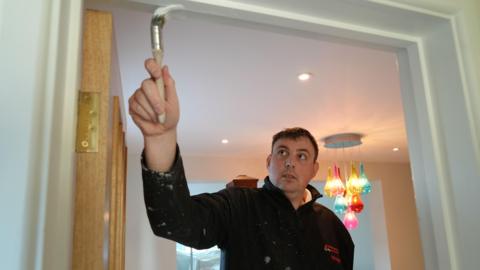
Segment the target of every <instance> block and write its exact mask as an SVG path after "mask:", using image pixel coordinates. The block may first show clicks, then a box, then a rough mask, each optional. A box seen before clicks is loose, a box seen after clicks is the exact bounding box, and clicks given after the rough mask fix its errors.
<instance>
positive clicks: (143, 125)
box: [130, 112, 165, 136]
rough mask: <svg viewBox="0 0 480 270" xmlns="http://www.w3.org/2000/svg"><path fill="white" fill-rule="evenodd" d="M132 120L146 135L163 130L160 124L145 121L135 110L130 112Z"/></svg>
mask: <svg viewBox="0 0 480 270" xmlns="http://www.w3.org/2000/svg"><path fill="white" fill-rule="evenodd" d="M130 116H131V117H132V120H133V122H135V124H136V125H137V126H138V127H139V128H140V130H141V131H142V133H143V134H144V135H147V136H152V135H159V134H162V133H163V132H164V131H165V128H164V127H163V125H162V124H159V123H153V122H151V121H146V120H145V119H143V118H142V117H141V116H139V115H138V114H137V113H135V112H130Z"/></svg>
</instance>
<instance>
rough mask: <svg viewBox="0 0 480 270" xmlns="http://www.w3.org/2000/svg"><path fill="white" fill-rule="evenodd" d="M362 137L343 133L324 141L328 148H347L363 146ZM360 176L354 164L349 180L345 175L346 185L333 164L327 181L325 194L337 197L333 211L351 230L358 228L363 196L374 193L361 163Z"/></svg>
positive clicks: (351, 165)
mask: <svg viewBox="0 0 480 270" xmlns="http://www.w3.org/2000/svg"><path fill="white" fill-rule="evenodd" d="M361 138H362V135H361V134H357V133H342V134H335V135H331V136H328V137H326V138H324V139H323V141H324V142H325V144H324V147H326V148H335V149H338V148H347V147H353V146H357V145H360V144H362V141H361ZM359 167H360V174H359V173H358V170H357V168H356V166H355V164H354V163H353V162H351V164H350V172H349V175H348V178H347V176H346V175H347V174H346V173H345V185H344V184H343V182H344V181H343V180H342V177H341V174H340V167H339V166H337V164H335V163H334V164H333V173H332V167H329V168H328V172H327V181H326V183H325V188H324V192H325V194H326V195H327V196H328V197H335V202H334V205H333V210H334V212H335V213H337V214H339V215H343V224H344V225H345V227H346V228H347V229H349V230H353V229H355V228H356V227H357V226H358V219H357V217H356V214H360V213H361V212H362V211H363V209H364V204H363V202H362V198H361V195H365V194H368V193H370V192H371V191H372V185H371V183H370V181H368V178H367V176H366V174H365V167H364V165H363V163H360V166H359Z"/></svg>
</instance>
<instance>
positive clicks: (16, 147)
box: [0, 0, 82, 270]
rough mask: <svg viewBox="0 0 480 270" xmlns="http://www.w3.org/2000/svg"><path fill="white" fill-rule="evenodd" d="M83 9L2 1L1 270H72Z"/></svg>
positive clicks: (47, 1) (52, 2)
mask: <svg viewBox="0 0 480 270" xmlns="http://www.w3.org/2000/svg"><path fill="white" fill-rule="evenodd" d="M81 4H82V1H80V0H78V1H76V0H72V1H60V0H44V1H28V0H20V1H1V2H0V40H1V42H0V59H1V60H0V85H1V86H0V87H1V91H0V107H1V108H2V114H1V115H0V125H1V127H2V128H1V130H2V132H1V133H0V145H1V146H0V149H1V151H0V153H1V154H0V155H1V159H0V166H1V167H0V174H1V176H0V215H1V217H2V218H1V219H2V221H1V222H0V239H1V240H0V261H1V268H2V269H9V270H16V269H26V270H31V269H42V268H43V266H42V265H43V264H44V263H46V261H49V263H46V264H45V269H67V268H68V267H69V259H70V252H71V242H70V238H71V225H72V219H71V218H72V216H71V207H72V205H73V199H72V198H73V196H72V187H73V167H72V163H73V154H74V151H73V145H74V144H73V140H74V131H75V130H74V126H75V121H74V120H72V119H74V118H75V115H76V106H75V104H76V103H75V101H76V95H75V94H73V95H71V94H70V93H72V92H73V93H76V91H77V89H78V86H77V80H76V79H77V77H78V76H77V75H78V74H77V61H76V59H78V47H79V45H78V44H79V39H78V36H79V35H80V32H79V26H80V16H79V15H80V14H81ZM62 16H63V17H62ZM60 21H61V22H62V23H59V22H60ZM75 27H78V28H75ZM60 29H62V30H64V31H60ZM52 254H54V255H52ZM47 258H54V259H53V260H48V259H47Z"/></svg>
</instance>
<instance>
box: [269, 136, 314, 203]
mask: <svg viewBox="0 0 480 270" xmlns="http://www.w3.org/2000/svg"><path fill="white" fill-rule="evenodd" d="M314 157H315V152H314V148H313V145H312V143H311V142H310V140H309V139H308V138H306V137H300V138H297V139H295V140H294V139H289V138H283V139H279V140H277V141H276V142H275V144H274V145H273V149H272V153H271V154H270V155H269V156H268V158H267V168H268V174H269V177H270V181H272V183H273V184H274V185H275V186H276V187H278V188H280V189H281V190H283V191H284V192H286V193H298V194H303V192H304V190H305V188H306V187H307V185H308V183H309V182H310V180H311V179H312V178H313V177H314V176H315V174H316V173H317V171H318V162H316V161H314Z"/></svg>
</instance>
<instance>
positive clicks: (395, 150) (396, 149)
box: [392, 147, 400, 152]
mask: <svg viewBox="0 0 480 270" xmlns="http://www.w3.org/2000/svg"><path fill="white" fill-rule="evenodd" d="M399 150H400V148H398V147H395V148H393V149H392V151H393V152H398V151H399Z"/></svg>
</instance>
